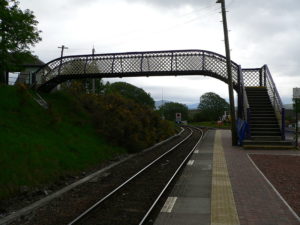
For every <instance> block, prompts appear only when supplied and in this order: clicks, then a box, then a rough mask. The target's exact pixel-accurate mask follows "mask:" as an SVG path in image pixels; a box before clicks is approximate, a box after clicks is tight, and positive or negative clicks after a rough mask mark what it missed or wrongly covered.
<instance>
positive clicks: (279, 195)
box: [247, 154, 300, 222]
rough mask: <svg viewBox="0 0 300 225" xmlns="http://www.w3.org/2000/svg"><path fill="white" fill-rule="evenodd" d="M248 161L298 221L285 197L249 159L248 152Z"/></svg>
mask: <svg viewBox="0 0 300 225" xmlns="http://www.w3.org/2000/svg"><path fill="white" fill-rule="evenodd" d="M247 156H248V158H249V160H250V162H251V163H252V164H253V166H254V167H255V168H256V169H257V171H258V172H259V173H260V174H261V175H262V177H263V178H264V179H265V181H266V182H267V183H268V184H269V185H270V186H271V188H272V189H273V190H274V191H275V193H276V194H277V195H278V197H279V198H280V199H281V200H282V201H283V203H284V204H285V205H286V206H287V207H288V209H289V210H290V212H291V213H292V214H293V215H294V216H295V217H296V219H297V220H298V221H299V222H300V217H299V216H298V215H297V213H295V211H294V210H293V209H292V207H291V206H290V205H289V204H288V203H287V202H286V201H285V199H284V198H283V197H282V196H281V194H280V193H279V192H278V191H277V189H276V188H275V187H274V186H273V184H272V183H271V182H270V181H269V180H268V178H267V177H266V176H265V175H264V174H263V172H261V170H260V169H259V168H258V167H257V166H256V164H255V162H254V161H253V160H252V159H251V157H250V156H249V154H247Z"/></svg>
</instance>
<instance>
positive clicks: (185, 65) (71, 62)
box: [34, 50, 241, 92]
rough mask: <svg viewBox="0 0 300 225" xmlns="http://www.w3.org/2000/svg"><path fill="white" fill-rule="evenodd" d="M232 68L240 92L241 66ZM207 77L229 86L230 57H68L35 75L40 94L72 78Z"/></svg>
mask: <svg viewBox="0 0 300 225" xmlns="http://www.w3.org/2000/svg"><path fill="white" fill-rule="evenodd" d="M231 65H232V80H233V87H234V89H235V90H236V91H237V92H238V90H239V80H240V79H239V76H240V73H241V70H240V66H239V65H238V64H236V63H235V62H232V63H231ZM172 75H174V76H177V75H178V76H184V75H204V76H210V77H214V78H216V79H219V80H221V81H223V82H225V83H227V84H228V76H227V67H226V57H225V56H222V55H220V54H218V53H215V52H210V51H205V50H177V51H176V50H172V51H148V52H126V53H111V54H94V55H74V56H64V57H62V58H57V59H54V60H52V61H50V62H48V63H47V64H45V65H44V66H43V67H42V68H40V69H39V70H38V71H37V72H36V73H35V75H34V77H35V84H36V87H37V89H38V90H39V91H44V92H50V91H51V90H52V89H53V88H55V87H56V86H57V85H58V84H60V83H63V82H65V81H67V80H72V79H85V78H114V77H140V76H172Z"/></svg>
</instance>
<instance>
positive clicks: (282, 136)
mask: <svg viewBox="0 0 300 225" xmlns="http://www.w3.org/2000/svg"><path fill="white" fill-rule="evenodd" d="M281 139H282V140H283V141H284V140H285V108H282V109H281Z"/></svg>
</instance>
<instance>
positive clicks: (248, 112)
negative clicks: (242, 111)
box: [247, 108, 251, 138]
mask: <svg viewBox="0 0 300 225" xmlns="http://www.w3.org/2000/svg"><path fill="white" fill-rule="evenodd" d="M250 120H251V110H250V108H247V123H248V138H251V125H250Z"/></svg>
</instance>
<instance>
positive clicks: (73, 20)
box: [20, 0, 300, 104]
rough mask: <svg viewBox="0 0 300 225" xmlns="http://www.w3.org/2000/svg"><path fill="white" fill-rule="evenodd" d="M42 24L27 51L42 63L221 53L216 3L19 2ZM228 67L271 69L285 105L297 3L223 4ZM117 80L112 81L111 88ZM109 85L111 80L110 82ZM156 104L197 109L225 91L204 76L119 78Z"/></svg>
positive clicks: (296, 37)
mask: <svg viewBox="0 0 300 225" xmlns="http://www.w3.org/2000/svg"><path fill="white" fill-rule="evenodd" d="M20 1H21V3H20V6H21V8H22V9H27V8H28V9H30V10H32V11H33V12H34V15H35V16H36V18H37V20H38V21H39V25H38V28H39V29H40V30H41V31H42V34H41V36H42V38H43V40H42V41H41V42H40V43H39V44H37V45H36V46H35V47H34V48H33V49H32V50H33V51H34V53H35V54H36V55H37V56H39V58H40V59H41V60H43V61H44V62H48V61H50V60H51V59H54V58H57V57H59V55H60V49H58V48H57V47H58V46H61V45H66V46H67V47H69V49H68V50H66V51H65V55H74V54H89V53H91V51H92V47H93V46H94V47H95V49H96V53H113V52H126V51H147V50H149V51H150V50H176V49H203V50H209V51H214V52H217V53H220V54H222V55H224V54H225V50H224V42H223V39H224V38H223V27H222V23H221V22H220V21H221V14H220V13H219V12H220V4H216V3H215V2H216V0H51V1H50V0H43V1H41V0H20ZM226 5H227V10H228V15H227V16H228V24H229V30H230V33H229V36H230V46H231V49H232V51H231V54H232V60H233V61H235V62H236V63H238V64H240V65H242V67H243V68H249V67H255V68H257V67H261V66H263V65H264V64H267V65H268V66H269V69H270V70H271V73H272V75H273V78H274V80H275V83H276V85H277V88H278V90H279V93H280V95H281V97H282V99H283V102H284V103H291V101H292V89H293V87H300V70H299V68H300V23H299V22H300V1H299V0H284V1H283V0H271V1H263V0H250V1H249V0H226ZM116 80H120V79H114V81H116ZM111 81H112V80H111ZM122 81H126V82H130V83H132V84H134V85H136V86H138V87H141V88H143V89H145V90H146V91H147V92H149V93H150V94H151V96H152V97H153V98H154V99H155V100H161V98H162V92H163V95H164V99H166V100H171V101H178V102H181V103H185V104H191V103H198V102H199V97H200V96H201V95H202V94H204V93H205V92H209V91H213V92H215V93H218V94H219V95H220V96H222V97H223V98H226V99H228V88H227V85H226V84H225V83H223V82H221V81H219V80H217V79H214V78H208V77H204V76H193V77H163V78H128V79H125V78H123V79H122Z"/></svg>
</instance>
